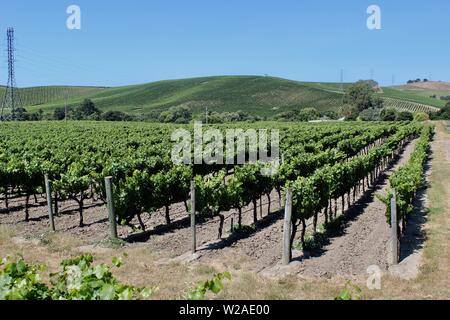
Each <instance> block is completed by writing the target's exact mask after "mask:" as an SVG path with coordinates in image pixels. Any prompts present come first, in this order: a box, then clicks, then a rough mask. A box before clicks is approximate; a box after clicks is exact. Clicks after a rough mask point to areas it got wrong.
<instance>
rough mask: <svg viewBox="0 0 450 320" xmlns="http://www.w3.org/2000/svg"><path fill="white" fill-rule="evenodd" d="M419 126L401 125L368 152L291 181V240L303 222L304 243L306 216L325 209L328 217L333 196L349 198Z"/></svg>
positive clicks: (315, 215)
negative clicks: (395, 131)
mask: <svg viewBox="0 0 450 320" xmlns="http://www.w3.org/2000/svg"><path fill="white" fill-rule="evenodd" d="M419 130H420V127H419V126H417V125H409V126H406V127H402V128H401V129H400V130H399V131H398V132H397V133H396V134H395V135H393V136H391V137H389V138H388V139H387V140H386V141H385V143H383V144H381V145H378V146H376V147H374V148H372V149H371V150H370V151H369V152H368V153H367V154H363V155H360V156H358V157H355V158H353V159H351V160H350V161H347V162H341V163H338V164H336V165H334V166H325V167H323V168H321V169H318V170H317V171H316V172H315V173H314V174H313V175H312V176H310V177H307V178H304V177H300V178H299V179H297V180H295V181H294V182H291V183H288V184H287V188H292V191H293V219H292V225H293V232H292V238H291V242H293V241H294V238H295V234H296V232H297V229H298V227H299V225H300V224H301V225H302V236H301V241H302V243H303V244H304V235H305V229H306V220H307V219H310V218H313V217H314V218H315V219H314V220H315V221H317V214H318V213H319V212H320V211H321V210H323V209H325V216H326V219H327V220H328V206H330V207H331V200H332V199H335V203H336V201H337V199H339V198H342V202H343V204H344V197H345V195H347V196H348V199H350V195H351V192H352V189H353V192H355V190H356V188H357V187H358V186H359V185H360V184H361V182H364V179H367V177H368V176H371V178H372V180H373V179H374V177H375V176H377V175H378V173H379V172H381V171H382V167H384V166H385V165H386V161H387V160H388V159H389V158H391V157H392V154H393V153H395V152H396V151H398V150H399V149H400V148H401V147H402V146H403V144H404V143H405V141H406V140H410V139H411V138H412V137H413V136H415V135H417V134H418V132H419ZM353 198H355V197H353ZM335 211H336V210H335ZM335 214H336V212H335Z"/></svg>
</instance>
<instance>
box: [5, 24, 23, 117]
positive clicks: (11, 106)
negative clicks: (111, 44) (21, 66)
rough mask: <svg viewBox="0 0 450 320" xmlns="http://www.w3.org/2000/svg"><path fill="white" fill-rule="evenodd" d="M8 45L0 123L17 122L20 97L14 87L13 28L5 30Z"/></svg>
mask: <svg viewBox="0 0 450 320" xmlns="http://www.w3.org/2000/svg"><path fill="white" fill-rule="evenodd" d="M6 35H7V43H8V83H7V84H6V90H5V96H4V97H3V103H2V110H1V114H0V121H3V120H13V121H14V120H17V114H16V112H17V109H18V108H19V107H20V96H19V92H18V90H17V86H16V74H15V66H14V63H15V57H14V51H15V48H14V28H8V30H7V33H6Z"/></svg>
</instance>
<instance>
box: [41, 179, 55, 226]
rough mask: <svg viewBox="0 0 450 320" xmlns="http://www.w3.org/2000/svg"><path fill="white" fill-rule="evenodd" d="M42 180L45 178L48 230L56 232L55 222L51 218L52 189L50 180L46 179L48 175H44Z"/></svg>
mask: <svg viewBox="0 0 450 320" xmlns="http://www.w3.org/2000/svg"><path fill="white" fill-rule="evenodd" d="M44 178H45V192H46V193H47V208H48V218H49V220H50V228H51V229H52V231H56V228H55V220H54V217H53V205H52V189H51V186H50V180H49V179H48V175H45V176H44Z"/></svg>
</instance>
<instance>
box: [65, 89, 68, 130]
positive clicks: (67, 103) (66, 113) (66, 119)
mask: <svg viewBox="0 0 450 320" xmlns="http://www.w3.org/2000/svg"><path fill="white" fill-rule="evenodd" d="M65 93H66V105H65V108H64V121H65V123H66V124H67V104H68V100H69V89H67V88H66V92H65Z"/></svg>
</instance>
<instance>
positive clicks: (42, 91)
mask: <svg viewBox="0 0 450 320" xmlns="http://www.w3.org/2000/svg"><path fill="white" fill-rule="evenodd" d="M101 90H103V89H102V88H96V87H63V86H60V87H58V86H55V87H33V88H23V89H19V94H20V103H21V105H22V106H24V107H35V108H37V107H38V106H42V105H45V104H48V103H54V102H57V101H59V102H60V103H62V104H64V101H66V99H71V98H72V97H74V96H76V97H80V96H81V97H82V96H86V95H90V94H93V93H96V92H99V91H101ZM4 92H5V89H4V88H2V87H1V88H0V96H1V97H3V96H4Z"/></svg>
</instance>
